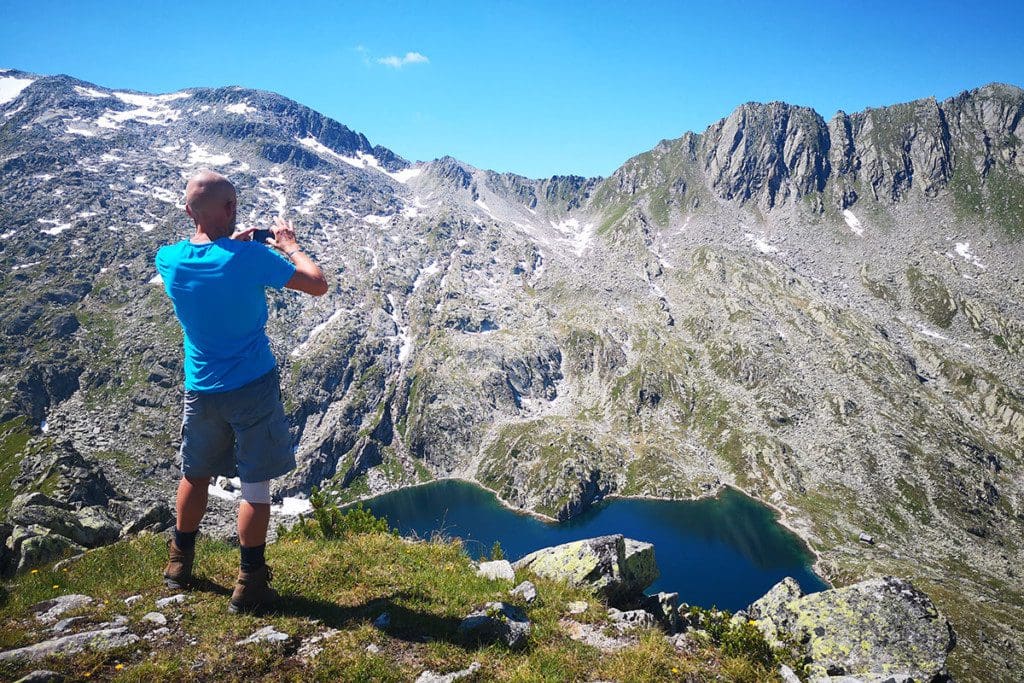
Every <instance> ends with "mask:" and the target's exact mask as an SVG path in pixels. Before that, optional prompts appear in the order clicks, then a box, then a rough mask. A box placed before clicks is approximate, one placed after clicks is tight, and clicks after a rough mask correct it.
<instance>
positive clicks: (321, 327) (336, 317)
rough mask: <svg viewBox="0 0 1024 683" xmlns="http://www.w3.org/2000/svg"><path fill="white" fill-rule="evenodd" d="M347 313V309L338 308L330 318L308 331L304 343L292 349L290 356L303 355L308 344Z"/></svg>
mask: <svg viewBox="0 0 1024 683" xmlns="http://www.w3.org/2000/svg"><path fill="white" fill-rule="evenodd" d="M348 312H349V311H348V309H344V308H339V309H338V310H336V311H335V312H334V313H331V315H330V317H329V318H327V320H325V321H323V322H322V323H320V324H319V325H316V326H315V327H313V329H311V330H310V331H309V334H308V335H306V339H305V341H303V342H302V343H301V344H299V345H298V346H296V347H295V348H294V349H292V353H291V355H292V356H301V355H302V354H303V352H305V350H306V349H307V348H309V345H310V343H311V342H312V341H313V340H314V339H316V338H317V337H318V336H319V335H320V333H321V332H323V331H324V330H326V329H327V328H328V327H330V326H331V325H332V324H333V323H334V322H335V321H337V320H339V319H341V317H342V316H343V315H345V314H346V313H348Z"/></svg>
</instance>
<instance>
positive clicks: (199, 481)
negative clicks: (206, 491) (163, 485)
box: [182, 476, 211, 488]
mask: <svg viewBox="0 0 1024 683" xmlns="http://www.w3.org/2000/svg"><path fill="white" fill-rule="evenodd" d="M182 479H183V480H184V481H187V482H188V483H189V484H191V485H192V486H197V487H201V488H205V487H207V486H209V485H210V479H211V477H189V476H184V477H182Z"/></svg>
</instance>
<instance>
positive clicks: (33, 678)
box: [14, 669, 64, 683]
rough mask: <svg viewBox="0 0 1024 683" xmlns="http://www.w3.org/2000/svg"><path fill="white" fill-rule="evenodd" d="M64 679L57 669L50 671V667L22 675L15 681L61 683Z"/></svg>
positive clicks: (19, 682) (24, 682) (23, 682)
mask: <svg viewBox="0 0 1024 683" xmlns="http://www.w3.org/2000/svg"><path fill="white" fill-rule="evenodd" d="M63 680H64V677H63V676H61V675H60V674H59V673H57V672H56V671H50V670H49V669H37V670H36V671H33V672H32V673H30V674H26V675H25V676H22V677H21V678H19V679H18V680H17V681H15V682H14V683H60V682H61V681H63Z"/></svg>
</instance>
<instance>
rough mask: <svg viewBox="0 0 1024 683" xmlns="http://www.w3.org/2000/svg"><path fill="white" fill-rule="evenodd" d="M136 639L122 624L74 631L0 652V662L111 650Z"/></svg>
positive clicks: (34, 659)
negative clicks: (92, 629)
mask: <svg viewBox="0 0 1024 683" xmlns="http://www.w3.org/2000/svg"><path fill="white" fill-rule="evenodd" d="M138 639H139V637H138V636H137V635H135V634H133V633H129V632H128V629H127V628H125V627H123V626H121V627H118V628H104V629H99V630H96V631H85V632H83V633H74V634H72V635H69V636H61V637H59V638H52V639H50V640H44V641H43V642H41V643H36V644H35V645H28V646H26V647H19V648H17V649H15V650H7V651H6V652H0V662H26V661H36V660H39V659H43V658H46V657H55V656H65V655H70V654H75V653H77V652H81V651H82V650H84V649H86V648H90V649H93V650H111V649H114V648H117V647H123V646H125V645H131V644H132V643H134V642H136V641H138Z"/></svg>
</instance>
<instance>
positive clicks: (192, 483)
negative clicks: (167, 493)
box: [177, 477, 210, 532]
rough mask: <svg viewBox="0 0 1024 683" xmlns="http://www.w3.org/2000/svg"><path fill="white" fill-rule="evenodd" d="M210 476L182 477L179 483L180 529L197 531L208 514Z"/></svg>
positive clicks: (178, 525)
mask: <svg viewBox="0 0 1024 683" xmlns="http://www.w3.org/2000/svg"><path fill="white" fill-rule="evenodd" d="M209 485H210V478H209V477H182V478H181V481H180V482H179V483H178V500H177V508H178V523H177V527H178V531H185V532H188V531H195V530H196V529H198V528H199V522H201V521H203V515H204V514H206V498H207V491H206V489H207V487H208V486H209Z"/></svg>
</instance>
